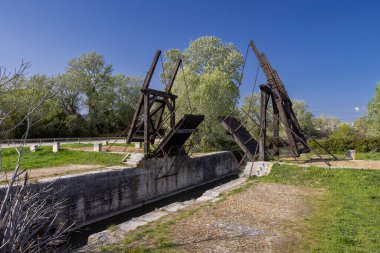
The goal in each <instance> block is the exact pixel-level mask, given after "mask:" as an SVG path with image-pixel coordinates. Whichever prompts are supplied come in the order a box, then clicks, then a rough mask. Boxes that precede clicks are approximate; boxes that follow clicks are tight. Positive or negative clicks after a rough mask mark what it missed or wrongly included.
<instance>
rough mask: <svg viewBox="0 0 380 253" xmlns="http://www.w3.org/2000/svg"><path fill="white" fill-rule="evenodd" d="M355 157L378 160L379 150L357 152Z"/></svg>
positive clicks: (379, 156)
mask: <svg viewBox="0 0 380 253" xmlns="http://www.w3.org/2000/svg"><path fill="white" fill-rule="evenodd" d="M356 159H358V160H373V161H378V160H380V152H368V153H358V154H357V155H356Z"/></svg>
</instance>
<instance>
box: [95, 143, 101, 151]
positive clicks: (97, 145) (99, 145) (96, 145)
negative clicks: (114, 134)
mask: <svg viewBox="0 0 380 253" xmlns="http://www.w3.org/2000/svg"><path fill="white" fill-rule="evenodd" d="M94 151H95V152H102V144H101V143H94Z"/></svg>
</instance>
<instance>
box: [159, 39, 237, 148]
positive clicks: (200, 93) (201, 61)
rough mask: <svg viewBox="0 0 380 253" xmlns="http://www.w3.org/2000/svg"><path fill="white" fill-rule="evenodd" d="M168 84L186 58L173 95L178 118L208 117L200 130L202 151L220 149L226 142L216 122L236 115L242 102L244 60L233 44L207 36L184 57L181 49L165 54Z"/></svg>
mask: <svg viewBox="0 0 380 253" xmlns="http://www.w3.org/2000/svg"><path fill="white" fill-rule="evenodd" d="M165 56H166V57H167V61H166V62H165V64H164V69H165V72H164V73H165V74H164V75H161V79H162V81H163V82H164V83H165V82H166V81H167V80H168V78H170V76H171V73H172V71H173V69H174V66H175V62H176V61H177V59H178V57H180V56H182V58H183V70H180V71H179V73H178V75H177V78H176V81H175V84H174V87H173V93H174V94H176V95H178V99H177V106H178V110H177V113H176V115H177V116H178V117H182V116H183V115H184V114H186V113H190V112H193V113H196V114H203V115H205V121H204V122H203V123H202V125H201V129H200V133H199V135H200V142H201V145H202V146H203V147H218V146H219V145H220V143H221V142H223V141H224V140H225V138H226V137H225V134H224V130H223V129H222V127H221V125H220V123H219V122H218V120H217V117H218V116H226V115H228V114H229V113H231V112H232V111H233V109H234V108H235V106H236V104H237V101H238V98H239V88H238V86H237V84H238V81H239V77H240V75H239V73H240V72H239V71H240V68H241V67H242V64H243V57H242V55H241V54H240V52H239V51H238V50H237V49H236V47H235V46H233V45H232V44H230V43H229V44H224V43H223V42H222V41H221V40H220V39H218V38H216V37H212V36H204V37H200V38H198V39H196V40H195V41H192V42H191V43H190V45H189V47H188V48H187V49H185V51H184V53H183V54H182V55H181V53H180V51H179V50H178V49H170V50H169V51H167V52H166V53H165Z"/></svg>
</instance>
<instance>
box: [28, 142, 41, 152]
mask: <svg viewBox="0 0 380 253" xmlns="http://www.w3.org/2000/svg"><path fill="white" fill-rule="evenodd" d="M38 148H39V146H38V145H37V144H32V145H30V146H29V149H30V151H31V152H36V151H37V150H38Z"/></svg>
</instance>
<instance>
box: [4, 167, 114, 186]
mask: <svg viewBox="0 0 380 253" xmlns="http://www.w3.org/2000/svg"><path fill="white" fill-rule="evenodd" d="M102 169H107V168H105V167H104V166H102V165H65V166H57V167H51V168H41V169H32V170H28V174H29V179H30V180H31V181H32V182H36V181H37V180H38V179H42V178H49V177H57V176H63V175H68V174H74V173H80V172H88V171H94V170H102ZM11 176H12V173H11V172H7V173H6V175H4V174H2V175H1V176H0V183H5V182H6V181H7V178H10V177H11Z"/></svg>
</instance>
